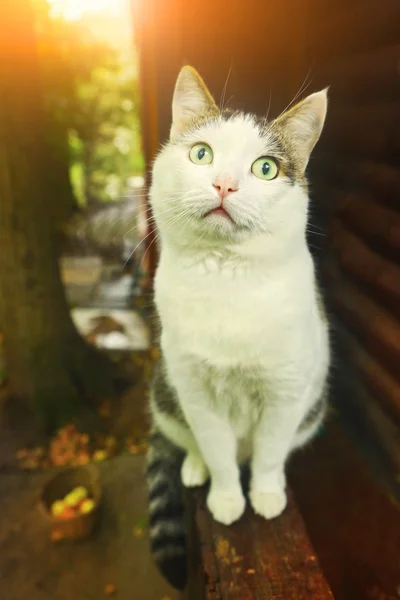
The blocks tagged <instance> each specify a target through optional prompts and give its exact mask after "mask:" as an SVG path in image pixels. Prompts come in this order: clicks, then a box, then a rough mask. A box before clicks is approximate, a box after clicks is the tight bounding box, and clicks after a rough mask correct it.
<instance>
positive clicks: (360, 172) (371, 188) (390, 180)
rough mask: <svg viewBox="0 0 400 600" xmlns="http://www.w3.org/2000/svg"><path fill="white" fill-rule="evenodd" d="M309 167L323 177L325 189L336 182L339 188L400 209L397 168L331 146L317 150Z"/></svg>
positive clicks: (398, 172)
mask: <svg viewBox="0 0 400 600" xmlns="http://www.w3.org/2000/svg"><path fill="white" fill-rule="evenodd" d="M312 170H313V171H314V172H315V173H317V174H318V177H319V178H320V179H322V180H325V182H326V187H327V188H328V189H331V183H335V185H338V186H339V187H340V188H341V189H347V190H351V191H366V192H369V193H370V194H371V195H372V196H374V197H375V198H379V201H380V202H382V203H385V204H387V205H389V206H392V207H393V208H394V209H397V210H398V209H399V203H398V198H399V196H400V171H399V169H398V168H397V167H395V166H392V165H389V164H383V163H377V162H374V161H373V160H368V159H364V160H357V159H352V158H349V157H346V156H343V155H341V154H339V153H335V152H334V151H333V150H332V149H330V151H329V152H328V151H325V152H316V154H315V156H314V157H313V163H312Z"/></svg>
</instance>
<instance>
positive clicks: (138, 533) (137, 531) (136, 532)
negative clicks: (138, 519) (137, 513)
mask: <svg viewBox="0 0 400 600" xmlns="http://www.w3.org/2000/svg"><path fill="white" fill-rule="evenodd" d="M144 534H145V530H144V529H143V527H140V526H135V527H134V528H133V536H134V537H137V538H142V537H143V536H144Z"/></svg>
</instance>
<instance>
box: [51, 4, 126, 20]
mask: <svg viewBox="0 0 400 600" xmlns="http://www.w3.org/2000/svg"><path fill="white" fill-rule="evenodd" d="M48 3H49V4H50V6H51V9H52V12H53V14H55V15H59V16H62V17H63V18H64V19H68V20H71V21H72V20H76V19H80V18H82V17H84V16H85V15H88V14H93V13H98V12H102V11H104V10H107V11H109V12H113V13H120V12H122V11H124V10H126V8H127V3H128V0H48Z"/></svg>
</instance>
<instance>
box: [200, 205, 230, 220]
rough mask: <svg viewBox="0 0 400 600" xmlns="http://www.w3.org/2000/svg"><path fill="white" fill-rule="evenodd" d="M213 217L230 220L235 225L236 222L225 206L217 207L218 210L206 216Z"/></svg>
mask: <svg viewBox="0 0 400 600" xmlns="http://www.w3.org/2000/svg"><path fill="white" fill-rule="evenodd" d="M211 215H216V216H217V217H222V218H225V219H229V220H230V221H232V223H234V220H233V219H232V217H231V215H230V214H229V212H228V211H227V210H226V208H224V207H223V206H217V207H216V208H212V209H211V210H209V211H208V212H207V213H206V214H205V215H204V217H210V216H211Z"/></svg>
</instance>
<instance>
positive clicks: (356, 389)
mask: <svg viewBox="0 0 400 600" xmlns="http://www.w3.org/2000/svg"><path fill="white" fill-rule="evenodd" d="M334 330H335V355H336V357H337V356H338V355H339V354H340V361H341V365H340V368H337V376H338V377H340V379H341V382H342V388H341V389H340V392H338V393H337V397H336V398H335V401H336V402H338V403H339V402H340V403H341V405H342V407H344V405H345V406H346V409H345V410H346V411H347V413H349V411H351V412H352V413H353V420H354V418H355V416H356V419H357V422H358V424H359V425H360V426H361V428H362V429H363V431H364V433H365V435H366V436H368V438H369V439H371V440H372V441H374V442H375V443H376V444H377V445H378V447H380V448H381V449H382V451H383V453H384V455H385V457H386V458H387V459H388V460H389V461H390V466H391V468H394V469H396V472H397V471H398V470H399V469H400V428H399V426H398V419H397V420H396V418H393V414H392V411H391V410H390V409H389V410H388V408H387V403H386V402H381V401H380V398H379V396H377V395H376V394H374V393H372V392H371V389H370V388H369V386H368V383H367V382H366V381H365V380H363V378H362V377H361V376H360V373H359V372H358V368H357V365H356V364H355V361H354V360H353V359H352V352H354V350H356V351H357V350H358V344H357V340H355V338H354V336H353V335H352V334H351V333H350V331H349V328H348V326H347V323H346V322H345V321H344V320H343V321H342V320H341V319H340V318H339V319H338V318H336V319H335V323H334ZM344 384H345V389H343V385H344ZM337 391H338V390H337ZM343 410H344V408H343ZM399 483H400V482H399Z"/></svg>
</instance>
